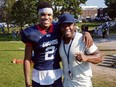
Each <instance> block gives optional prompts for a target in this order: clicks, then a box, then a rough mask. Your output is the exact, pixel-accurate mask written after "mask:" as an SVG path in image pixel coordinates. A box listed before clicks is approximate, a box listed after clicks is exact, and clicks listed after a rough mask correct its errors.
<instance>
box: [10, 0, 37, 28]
mask: <svg viewBox="0 0 116 87" xmlns="http://www.w3.org/2000/svg"><path fill="white" fill-rule="evenodd" d="M35 4H36V1H35V0H18V1H16V2H15V3H14V5H13V7H12V12H11V14H12V18H13V20H15V23H16V24H18V25H20V27H21V29H22V27H23V26H24V24H31V23H36V22H37V18H36V17H37V15H36V7H35Z"/></svg>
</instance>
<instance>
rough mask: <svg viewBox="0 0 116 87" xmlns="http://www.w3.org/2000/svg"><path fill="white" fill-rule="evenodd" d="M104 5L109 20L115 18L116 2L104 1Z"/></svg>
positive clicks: (111, 0) (113, 0)
mask: <svg viewBox="0 0 116 87" xmlns="http://www.w3.org/2000/svg"><path fill="white" fill-rule="evenodd" d="M105 4H106V5H107V6H108V8H107V10H108V15H109V16H110V18H112V19H114V18H116V0H105Z"/></svg>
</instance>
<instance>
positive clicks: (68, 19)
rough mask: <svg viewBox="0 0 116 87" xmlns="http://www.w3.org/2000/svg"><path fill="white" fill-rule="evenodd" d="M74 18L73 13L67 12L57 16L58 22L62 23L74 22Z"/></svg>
mask: <svg viewBox="0 0 116 87" xmlns="http://www.w3.org/2000/svg"><path fill="white" fill-rule="evenodd" d="M75 22H76V21H75V18H74V16H73V15H71V14H69V13H64V14H62V15H61V16H60V17H59V21H58V23H59V24H62V23H75Z"/></svg>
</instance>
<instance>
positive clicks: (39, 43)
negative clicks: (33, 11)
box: [21, 2, 92, 87]
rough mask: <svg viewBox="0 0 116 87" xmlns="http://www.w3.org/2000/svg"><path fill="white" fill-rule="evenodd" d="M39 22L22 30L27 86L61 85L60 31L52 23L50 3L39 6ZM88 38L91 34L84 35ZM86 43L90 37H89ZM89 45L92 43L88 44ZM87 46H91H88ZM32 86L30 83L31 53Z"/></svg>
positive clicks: (56, 25) (47, 86)
mask: <svg viewBox="0 0 116 87" xmlns="http://www.w3.org/2000/svg"><path fill="white" fill-rule="evenodd" d="M37 12H38V17H39V24H37V25H35V26H31V27H28V28H26V29H24V30H22V31H21V39H22V41H23V42H24V43H25V56H24V75H25V83H26V87H31V86H33V87H62V70H61V69H60V64H59V62H60V61H61V60H60V56H59V52H58V49H59V44H60V38H61V32H60V29H59V27H58V24H57V23H53V22H52V21H53V9H52V6H51V5H50V4H49V3H47V2H42V3H39V5H38V9H37ZM85 37H88V38H89V37H90V38H89V39H91V36H90V35H87V34H85ZM86 41H87V43H89V41H92V39H91V40H87V39H86ZM89 45H91V44H90V43H89ZM89 45H88V46H89ZM32 51H33V52H34V56H33V58H32V61H33V63H34V65H33V71H32V85H31V82H30V75H31V74H30V72H31V66H30V63H31V56H32Z"/></svg>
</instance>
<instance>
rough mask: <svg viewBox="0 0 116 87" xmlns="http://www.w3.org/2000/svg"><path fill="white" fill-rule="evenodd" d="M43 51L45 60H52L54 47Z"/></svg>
mask: <svg viewBox="0 0 116 87" xmlns="http://www.w3.org/2000/svg"><path fill="white" fill-rule="evenodd" d="M45 50H46V52H45V60H52V59H54V51H55V46H51V47H47V48H46V49H45Z"/></svg>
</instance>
